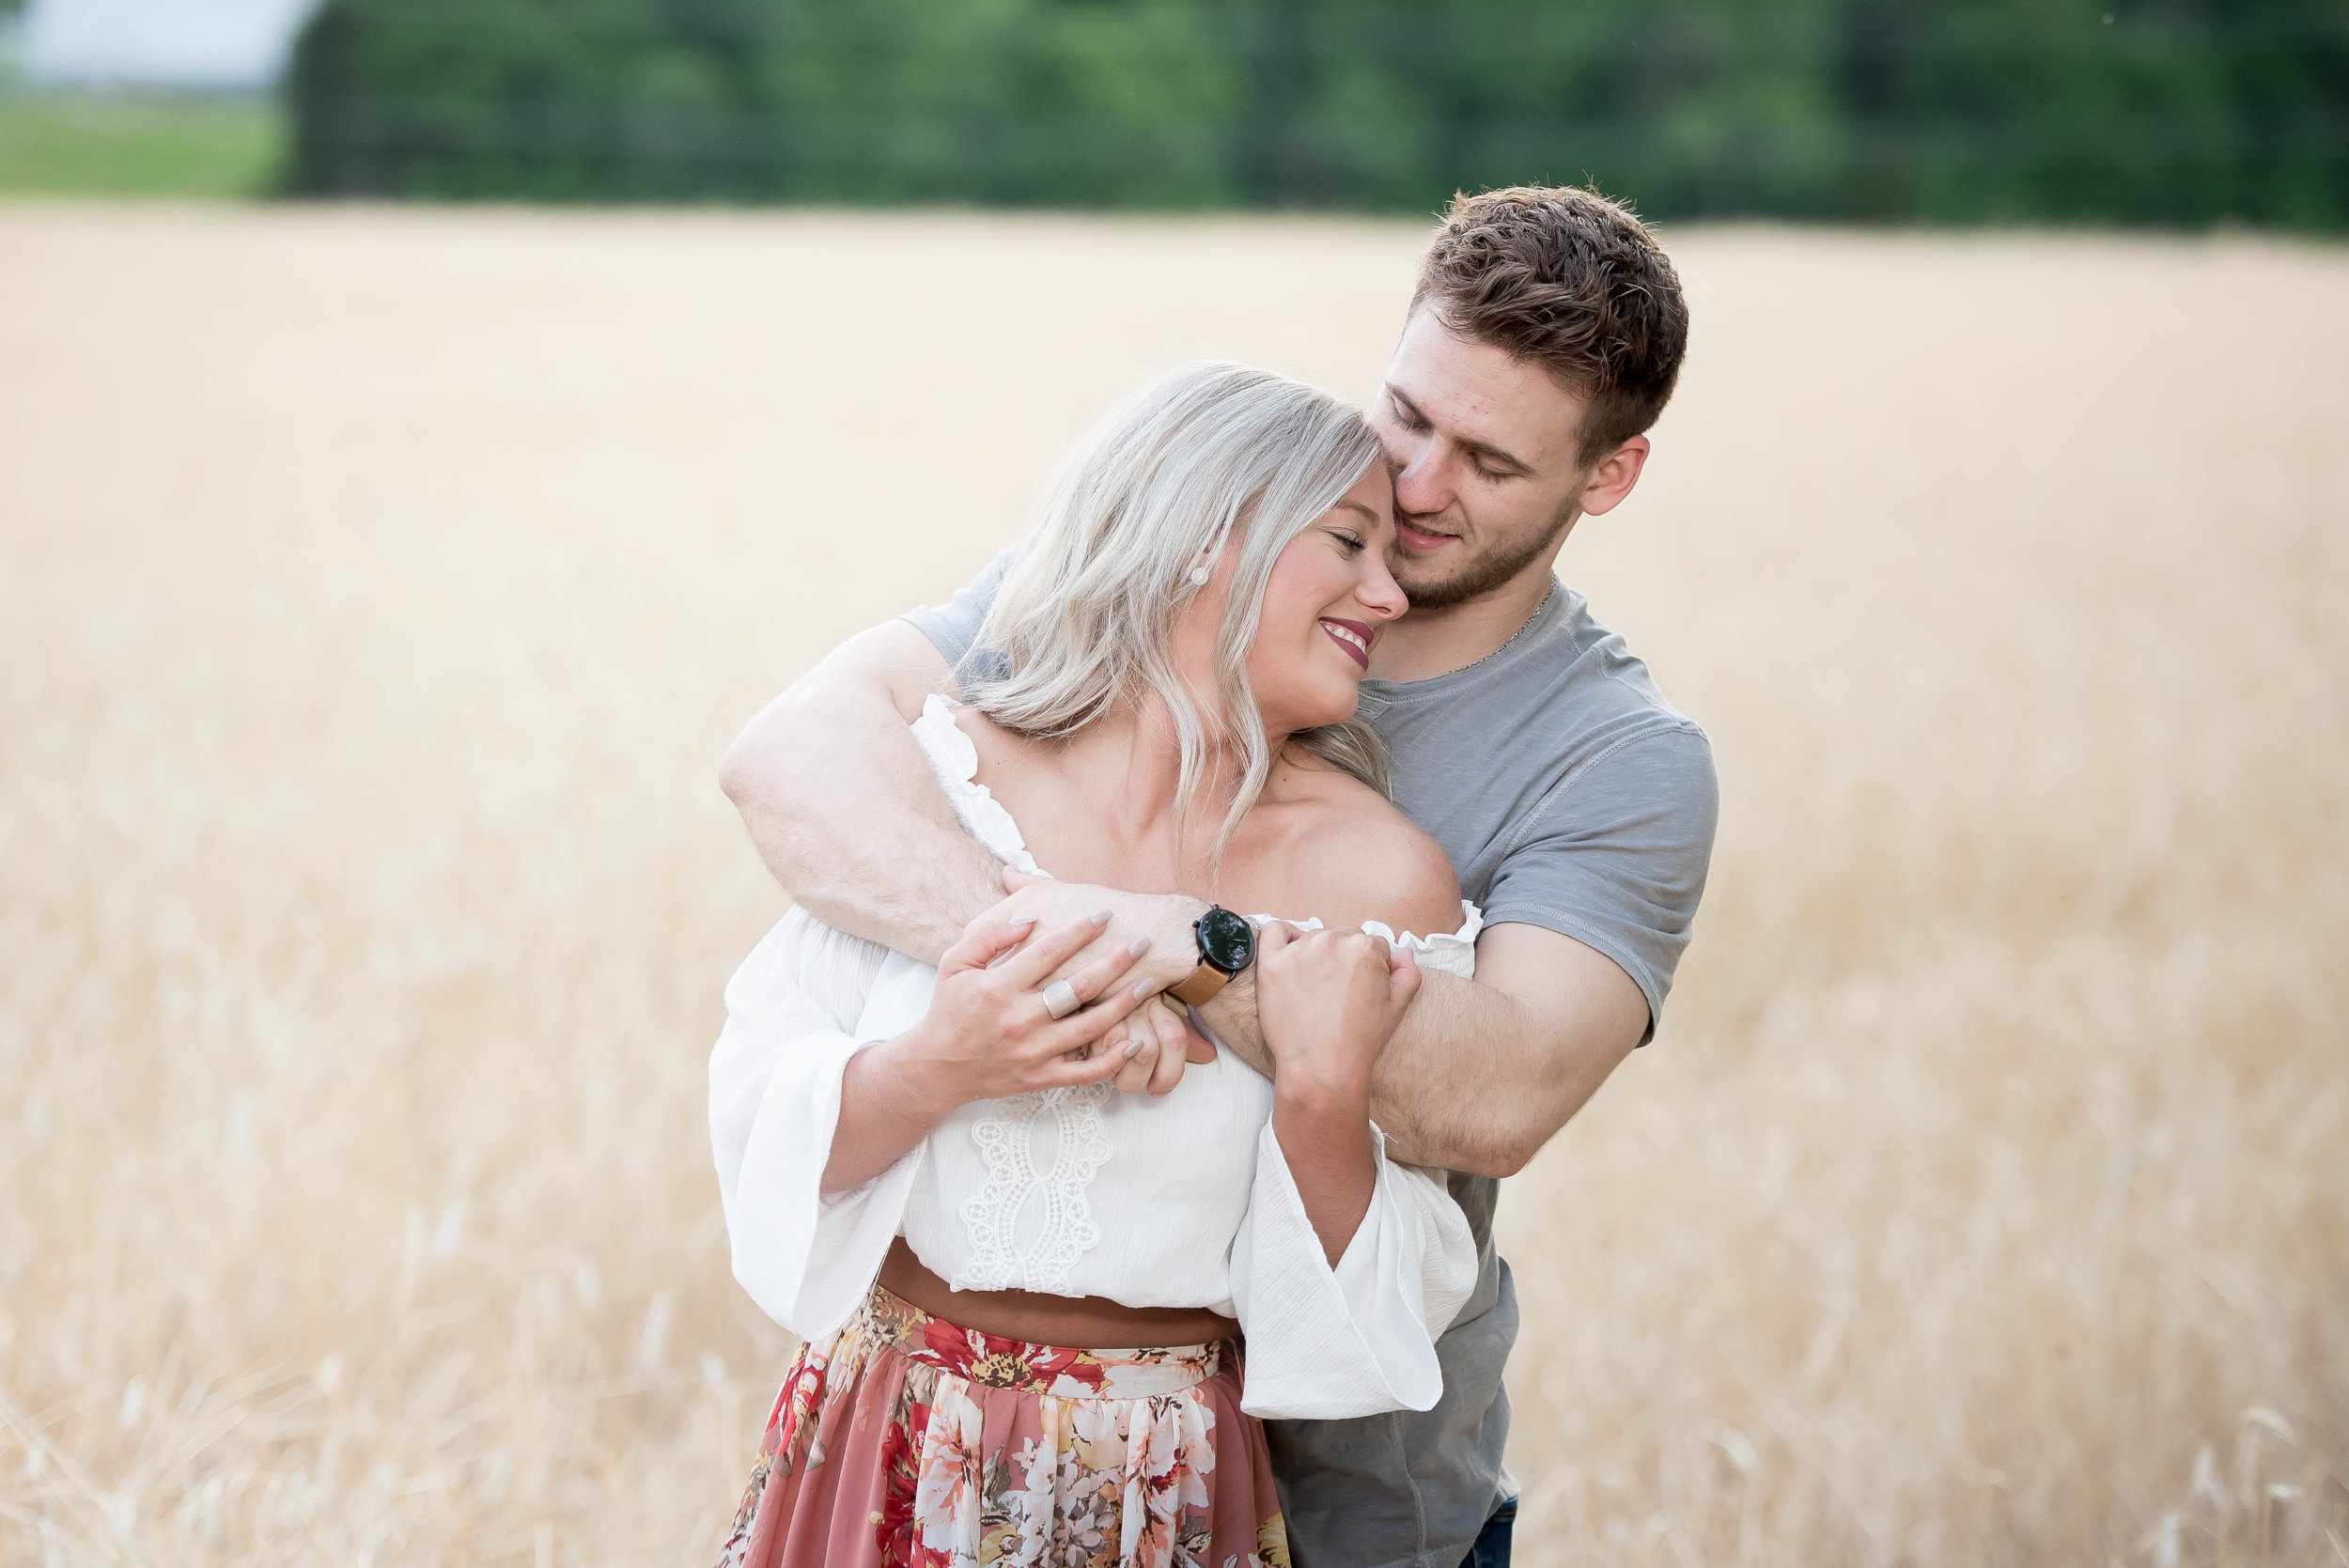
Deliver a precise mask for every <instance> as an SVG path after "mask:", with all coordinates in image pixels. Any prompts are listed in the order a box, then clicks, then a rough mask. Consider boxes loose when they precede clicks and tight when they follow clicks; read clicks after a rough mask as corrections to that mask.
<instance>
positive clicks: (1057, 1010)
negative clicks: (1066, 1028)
mask: <svg viewBox="0 0 2349 1568" xmlns="http://www.w3.org/2000/svg"><path fill="white" fill-rule="evenodd" d="M1083 1005H1084V1003H1083V1002H1081V1001H1078V1000H1077V987H1076V986H1071V985H1070V984H1069V983H1068V982H1067V981H1066V980H1055V981H1053V982H1052V983H1051V984H1050V986H1045V987H1044V1010H1045V1011H1046V1012H1047V1013H1050V1014H1051V1015H1052V1017H1055V1018H1065V1017H1068V1015H1069V1014H1071V1013H1074V1012H1075V1011H1076V1010H1077V1009H1078V1008H1080V1007H1082V1006H1083Z"/></svg>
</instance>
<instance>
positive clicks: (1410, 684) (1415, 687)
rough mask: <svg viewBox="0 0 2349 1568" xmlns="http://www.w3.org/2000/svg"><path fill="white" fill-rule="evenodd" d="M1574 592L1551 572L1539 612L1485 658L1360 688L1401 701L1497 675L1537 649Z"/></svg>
mask: <svg viewBox="0 0 2349 1568" xmlns="http://www.w3.org/2000/svg"><path fill="white" fill-rule="evenodd" d="M1573 592H1574V590H1573V589H1571V588H1569V587H1567V586H1566V584H1565V582H1564V581H1563V579H1561V578H1560V577H1559V576H1558V575H1557V574H1556V573H1555V572H1553V573H1551V574H1550V579H1549V598H1548V599H1547V600H1546V601H1545V602H1544V603H1543V605H1542V606H1541V608H1540V609H1538V610H1536V611H1534V612H1533V616H1532V619H1531V620H1529V621H1527V622H1526V623H1525V625H1524V626H1522V627H1520V628H1518V629H1517V630H1516V631H1514V632H1512V633H1510V636H1509V641H1508V642H1506V643H1503V644H1501V646H1499V647H1498V648H1495V649H1494V650H1493V651H1492V652H1490V653H1488V654H1486V655H1485V657H1484V658H1482V659H1476V660H1470V661H1469V662H1468V663H1466V664H1463V665H1461V666H1460V667H1459V668H1458V669H1456V670H1446V671H1445V672H1444V673H1443V674H1441V675H1429V676H1427V677H1426V678H1425V679H1424V680H1379V679H1377V678H1371V679H1366V680H1364V681H1363V682H1362V686H1363V688H1364V690H1366V691H1369V690H1375V691H1377V694H1378V695H1379V696H1381V697H1386V698H1402V697H1409V696H1418V695H1421V694H1423V693H1426V692H1430V691H1440V690H1441V689H1442V688H1443V687H1444V685H1445V683H1446V682H1451V683H1453V684H1455V685H1459V686H1469V685H1472V684H1474V683H1475V682H1476V681H1478V680H1481V679H1484V678H1486V677H1487V676H1490V675H1494V674H1495V673H1497V672H1499V671H1501V670H1506V669H1509V668H1511V667H1513V666H1514V665H1515V664H1516V663H1517V660H1520V659H1522V658H1524V657H1525V656H1526V654H1527V653H1528V652H1530V651H1531V650H1532V649H1533V648H1534V647H1536V646H1537V645H1539V644H1540V643H1541V641H1542V634H1543V633H1544V632H1547V631H1548V630H1549V629H1551V628H1552V627H1554V626H1556V625H1557V624H1558V622H1559V620H1560V619H1561V618H1563V616H1564V614H1565V613H1566V598H1567V596H1568V595H1570V594H1572V593H1573ZM1512 643H1514V644H1517V645H1516V646H1515V647H1512V646H1511V645H1510V644H1512Z"/></svg>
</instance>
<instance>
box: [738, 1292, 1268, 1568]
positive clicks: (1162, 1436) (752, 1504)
mask: <svg viewBox="0 0 2349 1568" xmlns="http://www.w3.org/2000/svg"><path fill="white" fill-rule="evenodd" d="M1239 1389H1240V1380H1239V1366H1238V1354H1237V1347H1236V1346H1234V1345H1232V1344H1230V1343H1222V1344H1195V1345H1183V1346H1179V1347H1176V1348H1173V1349H1163V1350H1071V1349H1067V1348H1065V1347H1063V1346H1059V1345H1050V1344H1030V1343H1025V1342H1023V1341H1019V1340H1005V1339H998V1338H996V1337H995V1336H993V1335H991V1334H982V1333H979V1332H978V1331H977V1330H975V1329H970V1328H963V1327H957V1325H955V1324H951V1323H948V1322H946V1321H945V1320H943V1319H942V1318H935V1317H932V1316H931V1315H930V1314H929V1313H927V1312H924V1311H922V1310H921V1309H920V1308H919V1307H916V1306H914V1305H912V1304H911V1303H910V1302H908V1301H903V1300H900V1299H899V1298H898V1297H896V1296H893V1295H891V1294H890V1293H889V1292H887V1291H885V1290H883V1289H881V1288H880V1287H879V1286H878V1285H876V1286H875V1287H874V1288H873V1293H872V1295H871V1296H868V1297H866V1299H865V1302H864V1305H863V1307H861V1308H859V1309H858V1311H857V1314H856V1316H855V1317H853V1318H851V1319H849V1321H848V1325H847V1326H846V1327H843V1328H841V1329H840V1330H839V1331H838V1332H837V1333H834V1334H832V1335H831V1336H830V1337H828V1338H826V1339H824V1340H821V1341H818V1342H817V1343H811V1344H806V1345H802V1346H801V1348H800V1353H799V1355H798V1357H797V1358H794V1359H793V1361H792V1363H791V1370H790V1372H789V1374H786V1376H785V1378H784V1380H783V1391H782V1393H780V1394H778V1395H777V1396H776V1398H775V1408H774V1413H773V1414H772V1415H770V1416H769V1417H768V1419H767V1436H766V1439H765V1441H764V1442H763V1443H761V1444H760V1446H759V1461H758V1466H757V1467H756V1468H755V1469H754V1470H753V1471H752V1472H751V1483H750V1489H749V1490H748V1491H746V1492H745V1493H743V1495H742V1506H741V1509H740V1511H739V1513H738V1514H736V1515H735V1520H734V1533H733V1535H732V1536H731V1538H729V1539H728V1540H727V1542H726V1547H725V1551H724V1552H723V1554H722V1555H721V1556H720V1558H719V1560H718V1561H719V1568H817V1565H818V1564H826V1565H829V1568H879V1565H880V1564H888V1565H890V1568H978V1565H980V1564H988V1565H993V1564H1003V1565H1004V1568H1012V1565H1015V1564H1016V1565H1020V1568H1025V1565H1029V1564H1034V1565H1036V1568H1043V1565H1045V1564H1050V1565H1051V1568H1173V1565H1175V1564H1192V1563H1196V1564H1200V1565H1201V1568H1288V1560H1289V1556H1288V1538H1287V1534H1286V1532H1285V1530H1284V1529H1283V1525H1282V1521H1281V1504H1280V1500H1279V1498H1277V1497H1275V1496H1274V1494H1273V1490H1272V1471H1271V1467H1270V1466H1269V1464H1268V1461H1267V1458H1266V1452H1265V1438H1264V1428H1263V1426H1262V1425H1261V1424H1260V1423H1258V1422H1257V1421H1255V1420H1254V1419H1253V1418H1252V1417H1250V1416H1245V1415H1242V1414H1241V1413H1240V1407H1239Z"/></svg>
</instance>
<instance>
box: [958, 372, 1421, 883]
mask: <svg viewBox="0 0 2349 1568" xmlns="http://www.w3.org/2000/svg"><path fill="white" fill-rule="evenodd" d="M1379 457H1380V453H1379V445H1378V438H1377V434H1376V433H1375V432H1373V430H1372V429H1371V427H1370V422H1369V421H1368V420H1366V419H1364V418H1363V417H1362V415H1361V411H1359V410H1357V409H1354V408H1351V407H1349V406H1347V405H1346V404H1345V403H1342V402H1340V401H1338V399H1336V398H1335V397H1332V396H1330V395H1329V394H1328V393H1326V392H1323V391H1322V390H1321V389H1320V388H1318V387H1312V386H1307V385H1305V384H1304V383H1303V382H1301V381H1293V380H1289V379H1288V378H1286V377H1285V376H1276V375H1274V374H1273V373H1272V372H1270V371H1268V370H1257V369H1254V368H1252V367H1251V366H1248V365H1229V364H1218V363H1208V364H1199V365H1183V366H1181V367H1180V368H1178V369H1176V370H1174V371H1171V372H1169V373H1168V374H1166V375H1165V376H1162V377H1160V378H1159V380H1155V381H1153V382H1151V383H1150V384H1149V385H1148V386H1145V387H1143V389H1142V390H1141V391H1140V392H1137V393H1135V394H1134V395H1133V396H1130V397H1128V399H1126V401H1124V402H1123V403H1121V404H1119V405H1118V406H1117V407H1116V408H1114V409H1112V410H1111V411H1110V412H1109V413H1107V414H1105V415H1104V416H1103V417H1102V418H1101V419H1100V420H1099V421H1098V422H1097V424H1096V425H1095V426H1094V427H1093V428H1092V429H1091V430H1089V431H1087V432H1086V433H1085V435H1084V437H1083V438H1082V439H1081V441H1079V442H1078V443H1077V446H1076V448H1075V450H1073V451H1071V452H1070V453H1069V454H1068V456H1067V457H1066V458H1063V459H1062V461H1061V462H1060V464H1059V466H1058V467H1057V468H1055V469H1054V470H1053V473H1052V475H1051V477H1050V480H1049V481H1048V482H1047V484H1046V486H1045V490H1044V495H1043V499H1042V502H1041V503H1040V505H1039V507H1038V510H1037V516H1036V521H1035V526H1034V529H1033V530H1032V531H1031V533H1030V534H1029V536H1028V540H1027V547H1026V549H1025V550H1024V551H1022V552H1021V553H1020V555H1019V561H1018V564H1017V565H1016V566H1014V567H1012V568H1011V571H1010V573H1009V575H1008V576H1007V577H1006V578H1005V580H1004V582H1003V588H1002V590H1001V592H1000V593H999V594H998V595H997V597H996V599H995V607H994V609H993V611H992V612H991V613H989V614H988V618H987V625H986V627H985V628H984V629H982V630H981V632H980V635H979V641H980V644H981V645H982V646H983V647H985V648H988V649H989V650H991V651H992V652H993V653H994V654H995V656H996V658H997V660H1000V662H997V663H995V664H994V665H993V666H992V668H991V669H990V670H989V671H988V674H987V675H985V676H983V677H982V678H980V679H979V680H977V681H975V682H973V684H972V691H971V698H972V705H973V706H976V707H977V708H978V709H979V710H980V711H981V712H983V713H985V714H986V715H987V716H988V718H990V719H992V720H994V721H995V722H997V723H999V724H1002V725H1003V726H1004V727H1005V728H1006V729H1010V730H1014V731H1016V732H1018V733H1019V734H1021V735H1028V736H1036V737H1056V736H1066V735H1071V734H1074V733H1075V732H1076V731H1078V730H1081V729H1082V728H1083V727H1084V726H1085V725H1087V724H1089V723H1091V722H1094V721H1095V720H1097V719H1099V718H1101V717H1103V716H1104V715H1106V714H1108V713H1110V712H1112V711H1113V710H1114V709H1115V708H1117V707H1118V706H1120V705H1122V704H1134V703H1138V702H1139V701H1141V700H1142V699H1143V697H1145V696H1146V695H1150V694H1155V695H1156V696H1157V697H1158V698H1159V700H1160V701H1161V702H1163V703H1164V704H1165V705H1166V710H1167V712H1168V714H1169V715H1170V717H1171V718H1172V721H1173V722H1174V725H1175V740H1176V744H1177V746H1178V748H1179V750H1180V753H1181V757H1182V768H1181V772H1180V774H1179V775H1178V778H1177V782H1176V800H1178V802H1179V803H1180V804H1179V810H1180V812H1181V814H1182V819H1181V822H1179V823H1178V828H1177V831H1178V840H1177V842H1178V843H1179V842H1180V838H1179V834H1180V832H1181V830H1182V828H1183V827H1185V826H1187V825H1188V824H1189V820H1190V809H1191V805H1192V803H1193V801H1194V800H1196V799H1197V796H1198V793H1199V791H1200V790H1201V788H1202V787H1203V786H1204V784H1205V783H1206V777H1207V769H1208V760H1209V758H1210V756H1211V755H1213V754H1215V753H1218V752H1221V753H1222V754H1224V755H1227V756H1231V757H1237V758H1240V759H1244V764H1245V766H1244V767H1243V768H1241V770H1240V778H1239V781H1238V784H1237V788H1236V789H1235V790H1234V792H1233V797H1232V802H1231V807H1230V809H1229V810H1228V811H1226V812H1225V813H1224V815H1223V821H1222V824H1221V827H1220V828H1219V829H1218V831H1217V832H1216V835H1215V843H1214V846H1213V849H1212V851H1211V854H1210V863H1212V862H1213V861H1214V860H1216V859H1220V858H1221V854H1222V850H1223V846H1224V845H1225V844H1226V843H1227V842H1228V841H1229V840H1230V838H1231V835H1232V831H1233V830H1234V829H1235V828H1237V826H1238V825H1239V820H1240V818H1241V817H1242V816H1244V815H1247V813H1248V809H1249V808H1250V807H1251V806H1252V805H1253V804H1255V801H1256V797H1257V796H1258V795H1259V794H1260V793H1262V791H1263V789H1264V784H1265V780H1266V778H1267V777H1268V775H1269V774H1270V772H1271V768H1272V755H1271V751H1270V748H1269V747H1268V745H1267V743H1266V740H1265V734H1264V725H1263V723H1262V722H1260V720H1259V718H1258V715H1257V711H1256V701H1255V694H1254V692H1253V691H1252V689H1251V688H1250V686H1249V682H1248V652H1249V649H1250V647H1251V646H1252V644H1254V642H1255V640H1256V620H1257V615H1258V613H1259V612H1260V610H1261V608H1262V606H1263V604H1264V596H1265V585H1266V583H1267V582H1268V581H1269V580H1270V579H1271V576H1272V563H1273V560H1274V558H1275V557H1277V556H1278V555H1279V554H1280V553H1281V551H1282V550H1283V548H1284V547H1285V546H1286V545H1287V544H1288V542H1289V541H1290V540H1291V539H1293V538H1295V537H1296V536H1298V535H1299V534H1300V533H1302V532H1304V530H1305V529H1306V528H1307V527H1308V526H1310V525H1311V524H1312V523H1313V522H1314V520H1315V519H1317V518H1319V517H1321V516H1322V515H1323V514H1324V513H1326V512H1328V511H1329V510H1330V507H1332V506H1334V505H1337V504H1338V502H1339V501H1340V500H1341V499H1342V498H1343V497H1344V496H1345V494H1346V491H1347V490H1349V489H1353V488H1354V484H1355V482H1356V481H1357V480H1359V479H1361V476H1362V474H1363V473H1364V471H1365V470H1367V469H1368V468H1369V467H1370V465H1371V464H1373V463H1375V462H1377V461H1378V460H1379ZM1234 536H1237V538H1238V539H1239V541H1240V548H1239V558H1238V565H1237V569H1236V570H1235V571H1234V573H1233V575H1232V585H1231V594H1230V597H1229V598H1228V599H1227V600H1226V602H1225V605H1224V610H1223V620H1222V625H1221V628H1220V629H1219V630H1218V632H1217V635H1216V683H1217V696H1218V699H1219V701H1220V703H1221V715H1220V723H1219V725H1218V729H1217V733H1216V734H1215V735H1213V736H1212V737H1210V735H1209V734H1208V726H1207V721H1206V719H1205V718H1204V717H1203V716H1202V715H1201V713H1200V711H1199V708H1198V706H1197V705H1196V704H1195V703H1194V702H1193V701H1192V700H1191V695H1190V691H1187V690H1185V688H1184V684H1183V682H1182V680H1181V678H1180V677H1179V675H1177V673H1176V671H1175V661H1174V656H1173V645H1174V639H1175V623H1176V620H1177V619H1178V617H1179V615H1180V613H1181V611H1182V608H1183V605H1184V604H1185V603H1186V602H1187V601H1188V600H1189V599H1190V597H1191V596H1192V595H1194V594H1197V593H1198V592H1199V591H1200V588H1201V585H1202V583H1201V582H1194V581H1193V576H1194V572H1195V571H1196V569H1197V568H1200V567H1206V569H1207V570H1208V571H1210V572H1212V571H1213V570H1214V569H1215V567H1216V566H1217V564H1218V562H1219V561H1220V559H1221V555H1222V553H1223V551H1224V548H1225V545H1226V543H1227V541H1229V540H1230V539H1231V538H1233V537H1234ZM1290 740H1291V742H1292V743H1293V744H1295V745H1298V746H1299V747H1301V748H1303V749H1304V750H1306V751H1308V752H1310V753H1313V754H1315V755H1316V756H1318V757H1321V758H1322V759H1323V760H1325V761H1327V762H1329V763H1330V764H1331V765H1332V766H1334V767H1336V768H1341V769H1343V770H1344V771H1346V772H1347V773H1350V774H1352V775H1353V776H1354V777H1356V778H1358V779H1361V780H1362V781H1363V782H1364V783H1367V784H1371V785H1373V786H1374V787H1376V788H1377V789H1378V790H1379V791H1380V792H1381V793H1384V792H1385V790H1386V788H1387V769H1386V752H1385V748H1384V747H1383V746H1382V745H1381V744H1380V742H1379V740H1378V737H1377V733H1376V732H1375V731H1373V730H1372V729H1371V727H1370V726H1369V724H1368V723H1366V722H1363V721H1362V720H1361V719H1359V718H1351V719H1347V720H1346V721H1345V722H1342V723H1336V724H1329V725H1324V726H1322V727H1321V728H1318V729H1312V730H1304V731H1300V732H1299V733H1298V734H1297V735H1294V736H1292V737H1290Z"/></svg>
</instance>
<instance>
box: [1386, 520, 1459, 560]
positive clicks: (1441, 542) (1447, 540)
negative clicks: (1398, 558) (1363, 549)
mask: <svg viewBox="0 0 2349 1568" xmlns="http://www.w3.org/2000/svg"><path fill="white" fill-rule="evenodd" d="M1394 537H1395V542H1396V543H1397V544H1400V545H1401V546H1402V547H1403V548H1404V549H1405V550H1408V551H1411V553H1413V554H1414V555H1424V554H1426V553H1427V552H1428V551H1432V550H1441V549H1442V548H1443V547H1444V546H1446V545H1448V544H1457V543H1459V539H1458V537H1457V536H1455V535H1451V534H1430V533H1429V532H1428V531H1427V530H1426V529H1424V528H1414V527H1412V526H1411V525H1410V524H1409V523H1408V522H1405V521H1404V520H1402V519H1401V518H1397V519H1395V520H1394Z"/></svg>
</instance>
